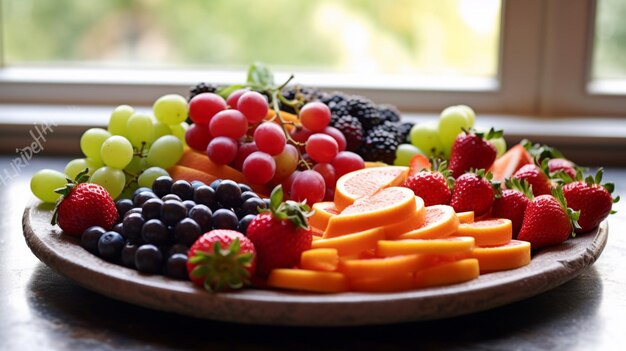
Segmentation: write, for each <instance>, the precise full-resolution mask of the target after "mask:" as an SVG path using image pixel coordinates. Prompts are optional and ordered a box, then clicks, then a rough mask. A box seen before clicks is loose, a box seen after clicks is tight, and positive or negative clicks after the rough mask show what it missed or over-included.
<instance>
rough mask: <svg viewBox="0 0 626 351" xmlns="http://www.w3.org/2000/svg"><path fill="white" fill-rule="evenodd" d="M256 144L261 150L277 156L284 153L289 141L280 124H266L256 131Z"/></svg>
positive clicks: (262, 124)
mask: <svg viewBox="0 0 626 351" xmlns="http://www.w3.org/2000/svg"><path fill="white" fill-rule="evenodd" d="M254 142H255V143H256V145H257V146H258V147H259V150H261V151H263V152H267V153H268V154H270V155H272V156H275V155H278V154H280V153H281V152H282V151H283V149H284V148H285V143H286V142H287V139H286V137H285V132H283V129H282V128H281V127H280V126H278V124H276V123H272V122H265V123H261V124H260V125H259V126H258V127H257V128H256V130H255V131H254Z"/></svg>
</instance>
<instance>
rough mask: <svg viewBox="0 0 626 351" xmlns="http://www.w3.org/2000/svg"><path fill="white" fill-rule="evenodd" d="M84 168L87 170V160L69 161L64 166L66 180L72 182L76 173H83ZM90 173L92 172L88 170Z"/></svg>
mask: <svg viewBox="0 0 626 351" xmlns="http://www.w3.org/2000/svg"><path fill="white" fill-rule="evenodd" d="M85 168H89V166H88V165H87V160H86V159H84V158H77V159H75V160H71V161H70V162H68V163H67V165H66V166H65V175H66V176H67V177H68V178H70V179H72V180H74V179H76V176H77V175H78V173H80V172H82V171H84V170H85ZM90 171H91V173H93V171H92V170H90Z"/></svg>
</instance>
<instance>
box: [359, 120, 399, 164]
mask: <svg viewBox="0 0 626 351" xmlns="http://www.w3.org/2000/svg"><path fill="white" fill-rule="evenodd" d="M398 145H399V143H398V139H397V138H396V134H395V133H393V132H390V131H388V130H386V129H385V128H384V127H383V128H374V129H372V130H371V131H370V132H369V133H367V134H366V135H365V138H363V144H362V145H361V148H360V149H359V150H360V152H359V153H360V154H361V156H363V158H364V160H365V161H382V162H384V163H387V164H393V161H394V160H395V159H396V149H397V148H398Z"/></svg>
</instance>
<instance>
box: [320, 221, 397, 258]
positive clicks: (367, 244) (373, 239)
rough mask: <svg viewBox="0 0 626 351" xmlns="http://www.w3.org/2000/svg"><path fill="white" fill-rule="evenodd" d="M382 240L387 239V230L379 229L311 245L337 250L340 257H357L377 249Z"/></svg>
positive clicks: (321, 240) (322, 240)
mask: <svg viewBox="0 0 626 351" xmlns="http://www.w3.org/2000/svg"><path fill="white" fill-rule="evenodd" d="M382 239H385V230H384V229H383V228H382V227H377V228H373V229H368V230H364V231H362V232H358V233H353V234H346V235H342V236H338V237H335V238H329V239H319V240H315V241H313V242H312V243H311V248H314V249H317V248H333V249H336V250H337V253H338V254H339V256H356V255H359V254H361V253H362V252H364V251H367V250H372V249H375V248H376V243H378V241H379V240H382Z"/></svg>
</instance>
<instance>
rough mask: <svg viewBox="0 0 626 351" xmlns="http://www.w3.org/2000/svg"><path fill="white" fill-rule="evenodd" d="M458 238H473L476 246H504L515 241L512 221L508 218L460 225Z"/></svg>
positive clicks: (457, 233)
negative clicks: (512, 240)
mask: <svg viewBox="0 0 626 351" xmlns="http://www.w3.org/2000/svg"><path fill="white" fill-rule="evenodd" d="M455 235H457V236H472V237H474V239H476V246H497V245H504V244H506V243H508V242H509V241H511V239H513V227H512V225H511V220H510V219H507V218H490V219H484V220H479V221H476V222H472V223H462V224H460V225H459V228H458V229H457V232H456V234H455Z"/></svg>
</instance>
